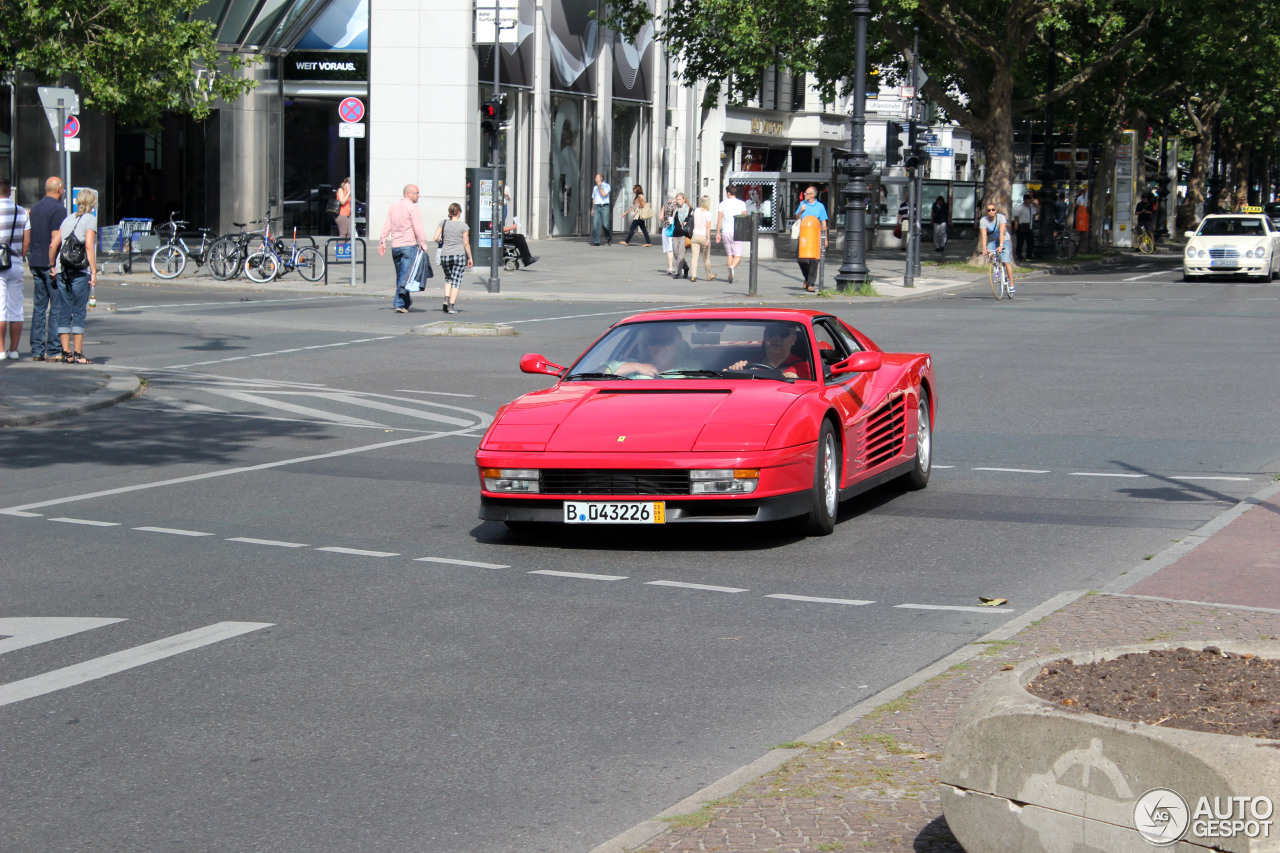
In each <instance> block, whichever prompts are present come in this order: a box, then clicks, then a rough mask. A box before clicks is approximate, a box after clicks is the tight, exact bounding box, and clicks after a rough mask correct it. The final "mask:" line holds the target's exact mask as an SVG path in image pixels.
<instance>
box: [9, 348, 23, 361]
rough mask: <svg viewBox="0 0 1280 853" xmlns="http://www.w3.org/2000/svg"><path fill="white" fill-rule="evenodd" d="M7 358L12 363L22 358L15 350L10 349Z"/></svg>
mask: <svg viewBox="0 0 1280 853" xmlns="http://www.w3.org/2000/svg"><path fill="white" fill-rule="evenodd" d="M9 358H10V359H12V360H13V361H17V360H18V359H20V358H22V356H21V355H19V354H18V351H17V350H16V349H11V350H9Z"/></svg>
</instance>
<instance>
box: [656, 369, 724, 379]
mask: <svg viewBox="0 0 1280 853" xmlns="http://www.w3.org/2000/svg"><path fill="white" fill-rule="evenodd" d="M658 375H659V376H695V377H697V378H699V379H720V378H721V377H723V376H724V374H723V373H721V372H720V371H719V370H664V371H662V372H661V373H659V374H658Z"/></svg>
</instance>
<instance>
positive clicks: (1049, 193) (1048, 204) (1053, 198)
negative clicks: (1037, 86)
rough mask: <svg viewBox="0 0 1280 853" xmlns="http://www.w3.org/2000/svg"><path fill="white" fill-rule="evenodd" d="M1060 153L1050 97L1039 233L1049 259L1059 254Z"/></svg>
mask: <svg viewBox="0 0 1280 853" xmlns="http://www.w3.org/2000/svg"><path fill="white" fill-rule="evenodd" d="M1054 32H1055V31H1054V30H1052V29H1051V30H1049V66H1048V68H1047V70H1046V74H1047V78H1048V79H1047V81H1046V85H1045V88H1046V90H1047V91H1050V92H1051V91H1053V87H1054V85H1055V82H1054V77H1055V75H1056V73H1057V56H1055V55H1054V51H1055V46H1054V43H1055V41H1056V39H1055V36H1054ZM1056 156H1057V155H1056V152H1055V151H1054V145H1053V101H1049V102H1048V103H1047V104H1045V107H1044V164H1043V165H1044V170H1043V171H1042V172H1041V175H1040V234H1039V235H1038V236H1039V241H1038V242H1039V246H1038V247H1037V250H1036V254H1037V255H1039V256H1040V258H1041V259H1045V260H1047V259H1050V258H1052V257H1053V256H1054V255H1055V254H1056V248H1055V246H1054V236H1053V229H1054V221H1055V215H1054V214H1055V211H1056V209H1057V204H1058V192H1057V190H1056V189H1055V188H1054V183H1055V181H1056V180H1057V170H1056V168H1055V166H1056V163H1055V158H1056ZM1064 227H1065V226H1064Z"/></svg>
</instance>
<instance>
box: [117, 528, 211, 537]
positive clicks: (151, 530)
mask: <svg viewBox="0 0 1280 853" xmlns="http://www.w3.org/2000/svg"><path fill="white" fill-rule="evenodd" d="M133 529H134V530H143V531H145V532H147V533H168V534H170V535H172V536H212V535H213V534H212V533H201V532H200V531H199V530H178V529H176V528H173V527H135V528H133Z"/></svg>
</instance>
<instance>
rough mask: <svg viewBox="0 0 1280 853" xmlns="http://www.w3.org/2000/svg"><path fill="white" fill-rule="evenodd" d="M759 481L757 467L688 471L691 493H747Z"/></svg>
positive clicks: (749, 492)
mask: <svg viewBox="0 0 1280 853" xmlns="http://www.w3.org/2000/svg"><path fill="white" fill-rule="evenodd" d="M759 483H760V469H759V468H701V469H697V470H694V471H690V472H689V494H691V495H749V494H751V493H752V492H754V491H755V490H756V486H757V485H758V484H759Z"/></svg>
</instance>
